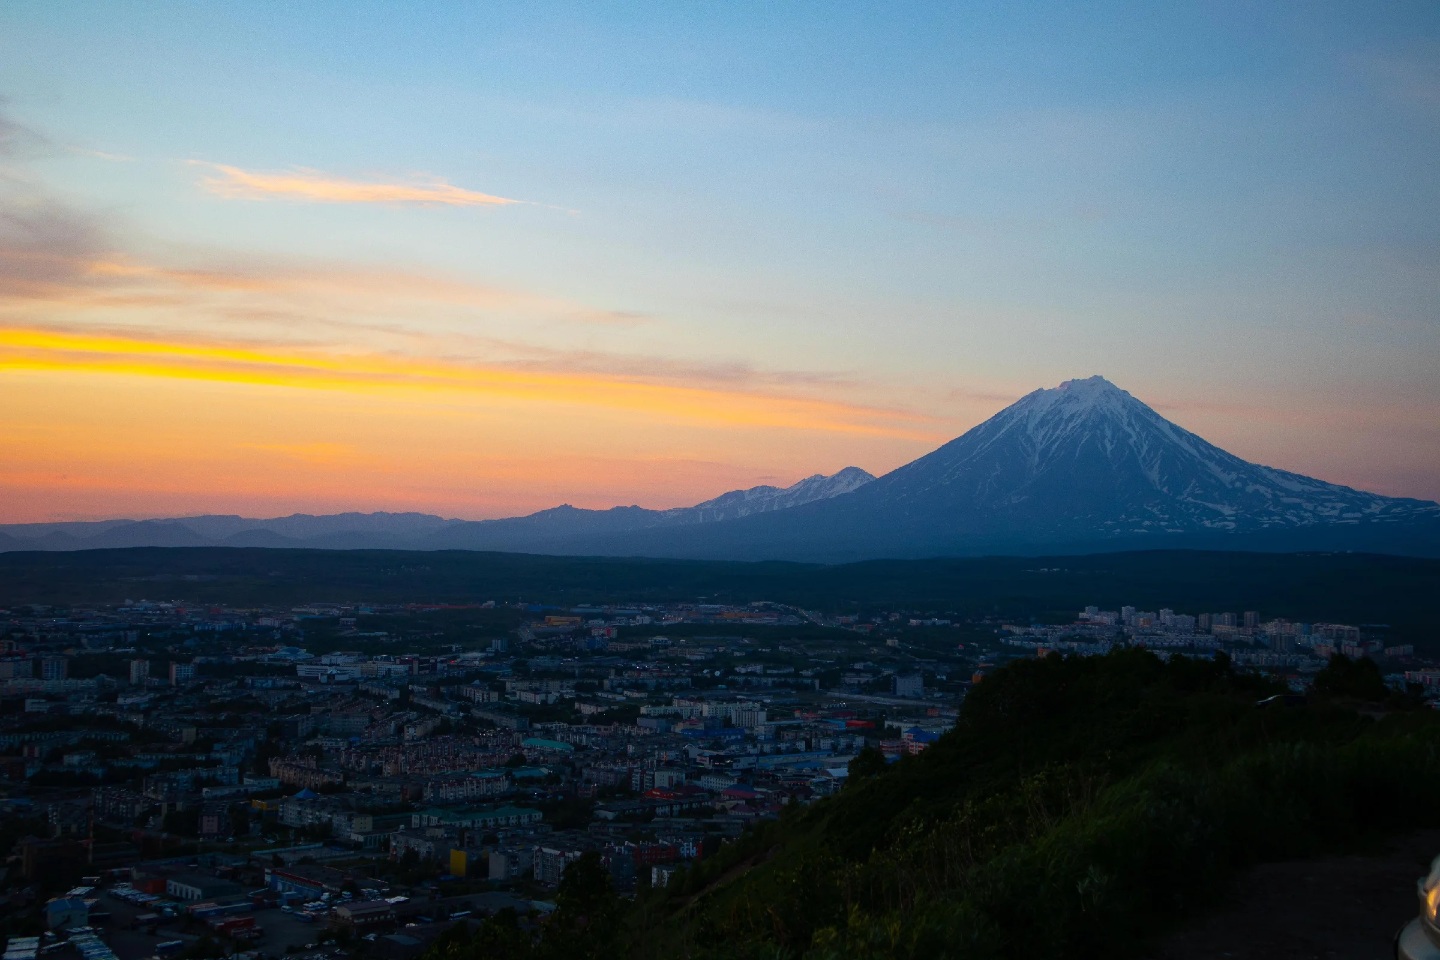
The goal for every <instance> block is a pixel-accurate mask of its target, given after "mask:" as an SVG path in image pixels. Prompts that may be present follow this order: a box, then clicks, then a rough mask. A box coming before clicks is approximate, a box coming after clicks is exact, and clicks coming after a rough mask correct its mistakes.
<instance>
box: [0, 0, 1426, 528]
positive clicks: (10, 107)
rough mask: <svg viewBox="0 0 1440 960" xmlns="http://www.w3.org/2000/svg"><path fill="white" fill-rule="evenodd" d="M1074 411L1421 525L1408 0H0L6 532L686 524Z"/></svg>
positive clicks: (1415, 91) (1420, 279) (1417, 114)
mask: <svg viewBox="0 0 1440 960" xmlns="http://www.w3.org/2000/svg"><path fill="white" fill-rule="evenodd" d="M1097 373H1098V374H1103V375H1104V376H1106V377H1108V378H1109V379H1110V380H1112V381H1114V382H1115V383H1117V384H1118V385H1120V386H1121V387H1124V388H1125V389H1127V390H1129V391H1130V392H1131V393H1133V394H1135V395H1136V396H1137V397H1139V398H1140V399H1142V400H1144V401H1146V402H1147V403H1149V404H1150V405H1151V406H1153V407H1155V408H1156V409H1157V410H1158V411H1159V412H1160V413H1161V414H1163V415H1165V416H1167V417H1169V418H1171V419H1172V420H1175V421H1176V422H1178V423H1179V424H1181V425H1182V426H1185V427H1187V428H1189V429H1191V430H1194V431H1195V432H1197V433H1199V434H1201V435H1202V436H1204V437H1206V438H1207V439H1209V440H1211V441H1212V442H1214V443H1217V444H1219V445H1220V446H1222V447H1225V448H1226V449H1229V450H1230V451H1232V452H1234V453H1236V454H1238V455H1240V456H1242V457H1245V458H1246V459H1249V460H1254V461H1257V462H1260V463H1265V464H1268V465H1271V466H1277V467H1283V468H1285V469H1288V470H1293V471H1297V472H1301V473H1306V474H1310V475H1313V476H1317V477H1320V478H1323V479H1325V480H1330V481H1334V482H1338V483H1345V484H1349V485H1352V486H1358V487H1362V488H1365V489H1370V490H1376V491H1379V492H1382V493H1387V494H1394V495H1404V496H1416V497H1423V498H1426V499H1440V6H1437V5H1436V4H1435V3H1433V2H1418V3H1405V2H1394V3H1389V2H1387V3H1384V4H1365V3H1344V4H1326V3H1313V4H1311V3H1307V4H1256V3H1234V4H1226V3H1205V4H1196V5H1193V6H1192V5H1185V4H1142V3H1131V4H1107V3H1090V4H1069V3H1044V2H1037V3H1015V4H982V3H950V4H938V5H926V4H918V3H917V4H899V5H896V4H865V5H861V4H848V3H835V2H827V3H813V4H802V3H784V4H775V3H755V4H747V3H739V2H736V3H719V4H681V3H674V2H669V3H655V4H644V3H638V2H630V3H624V4H613V5H606V4H583V5H582V4H570V5H548V4H543V3H535V2H526V3H516V4H501V3H485V4H480V3H470V4H442V3H414V4H399V3H383V4H381V3H377V4H366V3H353V2H346V3H320V2H297V3H287V4H277V3H269V2H267V3H241V2H228V3H203V4H202V3H53V2H48V0H47V2H24V0H9V2H7V3H5V4H3V5H0V522H21V521H39V520H75V519H98V518H107V517H134V518H142V517H156V516H182V515H188V514H195V513H239V514H244V515H247V516H275V515H281V514H288V513H293V512H297V511H299V512H310V513H326V512H337V511H341V510H363V511H371V510H419V511H424V512H427V513H437V514H441V515H444V516H451V517H466V518H483V517H494V516H506V515H513V514H518V513H525V512H530V511H533V510H536V509H540V508H543V507H548V506H553V505H555V504H558V503H562V502H568V503H573V504H576V505H578V506H587V507H604V506H610V505H614V504H630V503H638V504H641V505H643V506H649V507H669V506H676V505H683V504H690V503H695V502H697V501H699V500H703V499H706V498H708V497H712V496H714V495H716V494H718V493H720V492H722V491H725V490H728V489H732V488H735V487H743V486H752V485H755V484H759V483H776V484H788V483H792V482H794V481H796V480H798V479H800V478H801V477H804V476H807V475H809V474H813V473H819V472H824V473H830V472H833V471H834V470H837V469H839V468H841V467H844V466H846V465H849V464H854V465H857V466H860V467H864V468H866V469H868V470H870V471H872V472H874V473H883V472H885V471H887V470H890V469H893V468H894V467H896V466H899V465H900V464H902V463H905V462H907V461H909V460H911V459H913V458H915V457H917V456H919V455H921V454H923V453H926V452H928V451H929V450H931V449H933V448H934V447H936V446H938V445H939V444H940V443H942V442H944V441H946V440H948V439H950V438H951V437H953V436H956V435H958V434H959V433H961V432H963V431H964V430H966V429H968V428H969V427H971V426H973V425H974V424H976V423H978V422H980V421H981V420H984V419H985V418H987V417H989V416H990V415H992V414H994V413H995V412H996V411H998V410H999V409H1001V408H1002V407H1004V406H1005V405H1007V404H1008V403H1010V402H1012V401H1014V400H1015V399H1018V398H1019V397H1020V396H1021V395H1023V394H1025V393H1027V392H1029V391H1031V390H1033V389H1035V388H1036V387H1040V386H1053V385H1055V384H1056V383H1058V382H1059V381H1061V380H1065V379H1069V378H1071V377H1084V376H1089V375H1091V374H1097Z"/></svg>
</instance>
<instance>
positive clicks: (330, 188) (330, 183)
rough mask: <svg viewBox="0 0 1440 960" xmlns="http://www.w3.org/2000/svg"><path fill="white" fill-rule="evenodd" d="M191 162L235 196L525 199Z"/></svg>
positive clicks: (424, 184) (480, 203)
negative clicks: (206, 171) (205, 170)
mask: <svg viewBox="0 0 1440 960" xmlns="http://www.w3.org/2000/svg"><path fill="white" fill-rule="evenodd" d="M192 162H194V163H195V164H196V165H198V166H202V167H204V168H206V169H207V170H209V171H210V173H209V175H207V176H205V177H204V178H202V180H201V183H202V184H203V185H204V187H205V189H207V190H209V191H210V192H211V193H213V194H215V195H216V196H221V197H227V198H231V199H240V200H293V201H299V202H302V203H378V204H389V205H399V206H425V207H433V206H443V207H504V206H510V205H511V204H517V203H524V202H525V201H523V200H512V199H510V198H509V197H497V196H494V195H493V194H489V193H481V192H479V191H478V190H468V189H466V188H464V187H457V186H455V185H454V184H452V183H447V182H445V181H444V180H441V179H439V178H434V179H429V180H420V181H411V182H393V181H392V182H385V181H365V180H351V179H347V178H345V177H337V176H332V175H331V174H327V173H323V172H321V171H319V170H310V169H306V168H303V167H301V168H296V169H293V170H287V171H280V172H263V171H256V170H244V169H241V168H240V167H232V166H230V165H228V164H223V163H205V162H202V161H192Z"/></svg>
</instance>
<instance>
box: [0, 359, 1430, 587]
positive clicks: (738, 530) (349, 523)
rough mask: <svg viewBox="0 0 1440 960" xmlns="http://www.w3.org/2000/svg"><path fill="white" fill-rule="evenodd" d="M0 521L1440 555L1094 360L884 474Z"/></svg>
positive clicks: (270, 537)
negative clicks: (598, 501) (528, 507)
mask: <svg viewBox="0 0 1440 960" xmlns="http://www.w3.org/2000/svg"><path fill="white" fill-rule="evenodd" d="M0 533H3V534H5V535H6V536H7V537H8V541H7V540H5V539H0V550H14V549H17V547H16V546H15V545H14V542H15V541H20V542H22V543H23V544H24V545H23V546H21V547H18V549H62V550H63V549H86V548H90V547H111V546H149V545H156V546H162V545H168V546H195V545H200V544H210V545H235V546H270V545H273V546H318V547H325V548H332V549H354V548H365V547H375V548H396V549H419V550H446V549H464V550H496V551H511V552H524V553H554V554H562V555H608V556H653V557H662V558H694V559H733V560H756V559H766V560H808V561H819V562H827V563H828V562H837V561H851V560H862V559H869V558H880V557H934V556H975V555H980V554H987V553H989V554H1017V553H1023V554H1036V555H1039V554H1046V553H1088V552H1096V551H1112V550H1133V549H1137V548H1141V549H1143V548H1151V547H1158V548H1170V547H1177V548H1191V547H1193V548H1201V549H1220V550H1226V549H1231V550H1233V549H1256V550H1281V551H1288V550H1366V551H1371V552H1398V553H1406V554H1415V555H1421V556H1440V504H1437V503H1433V502H1430V501H1425V500H1416V499H1410V498H1403V497H1386V496H1382V495H1380V494H1375V493H1369V492H1367V491H1363V490H1356V489H1353V488H1351V487H1345V486H1342V485H1339V484H1334V483H1329V482H1327V481H1324V480H1318V479H1315V478H1313V477H1307V476H1304V475H1302V474H1297V473H1292V472H1289V471H1285V470H1280V469H1277V468H1274V467H1268V466H1263V465H1260V464H1255V463H1250V462H1249V461H1246V460H1244V459H1242V458H1240V457H1238V456H1235V455H1234V454H1232V453H1229V452H1228V451H1225V450H1223V449H1221V448H1220V447H1217V446H1215V445H1214V444H1211V443H1210V442H1209V441H1207V440H1205V439H1204V438H1202V437H1200V436H1198V435H1197V434H1194V433H1192V432H1190V431H1188V430H1186V429H1185V428H1183V427H1181V426H1179V425H1178V424H1175V423H1172V422H1171V421H1169V420H1167V419H1166V418H1164V417H1162V416H1161V415H1160V414H1159V413H1157V412H1155V411H1154V410H1153V409H1151V408H1150V407H1149V406H1147V405H1146V404H1145V403H1143V402H1142V401H1140V400H1139V399H1137V398H1136V397H1134V396H1132V395H1131V394H1130V393H1128V392H1127V391H1125V390H1122V389H1121V388H1119V387H1117V386H1115V385H1114V384H1113V383H1111V382H1110V381H1108V380H1106V379H1105V378H1103V377H1099V376H1093V377H1088V378H1083V379H1075V380H1067V381H1065V382H1063V383H1061V384H1060V385H1059V386H1056V387H1051V388H1042V389H1039V390H1035V391H1033V392H1031V393H1028V394H1026V395H1025V396H1024V397H1022V398H1020V399H1019V400H1018V401H1016V402H1015V403H1013V404H1011V405H1010V406H1008V407H1006V408H1005V409H1003V410H1001V411H1000V412H999V413H997V414H995V415H994V416H993V417H991V418H989V419H988V420H986V421H984V422H983V423H980V424H977V425H976V426H975V427H972V428H971V429H970V430H967V431H966V432H965V433H963V434H961V435H960V436H959V437H956V438H955V439H953V440H951V441H949V442H948V443H946V444H943V445H942V446H940V447H939V448H937V449H935V450H933V451H931V452H930V453H927V454H925V455H924V456H922V457H919V458H917V459H915V460H913V461H911V462H910V463H907V464H905V465H903V466H901V467H899V468H897V469H895V470H893V471H891V472H889V473H887V474H885V475H884V476H882V477H878V478H877V477H874V476H872V475H871V474H869V473H867V472H865V471H864V470H861V469H859V468H858V467H847V468H845V469H843V470H840V471H838V472H836V473H835V474H832V475H830V476H825V475H823V474H816V475H814V476H810V477H806V478H805V479H803V480H800V481H798V482H797V483H795V484H792V485H791V486H789V487H785V488H779V487H773V486H757V487H751V488H748V489H744V490H732V491H729V492H727V493H724V494H721V495H720V496H718V497H714V498H712V499H710V500H706V501H703V502H701V503H699V504H696V505H695V506H692V507H677V508H672V509H669V510H650V509H647V508H644V507H639V506H634V505H631V506H616V507H611V508H609V509H606V510H589V509H583V508H579V507H574V506H571V505H569V504H562V505H560V506H557V507H552V508H549V509H547V510H541V511H537V512H536V513H533V514H529V515H527V516H523V517H509V518H503V519H497V520H483V521H465V520H446V519H444V518H441V517H436V516H432V515H429V514H419V513H383V512H382V513H374V514H356V513H351V514H335V515H329V516H313V515H309V514H292V515H291V516H289V517H281V518H274V519H273V520H266V521H247V520H245V519H244V518H240V517H233V516H207V517H196V518H189V519H185V518H181V519H178V520H165V521H155V520H151V521H139V522H124V521H101V522H98V523H90V524H26V525H13V526H10V527H0ZM79 533H85V534H86V535H85V536H77V534H79ZM147 538H148V539H147Z"/></svg>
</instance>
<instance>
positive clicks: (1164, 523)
mask: <svg viewBox="0 0 1440 960" xmlns="http://www.w3.org/2000/svg"><path fill="white" fill-rule="evenodd" d="M870 493H871V496H873V497H875V498H876V499H877V501H881V500H883V501H889V502H891V503H895V504H909V505H911V506H913V507H915V508H920V509H925V510H927V511H928V510H937V511H941V512H942V513H943V514H945V516H946V519H947V520H949V521H951V522H954V521H963V522H964V523H965V525H967V526H974V527H977V528H980V527H989V526H992V525H994V524H997V523H1003V524H1015V523H1020V524H1023V525H1025V526H1027V527H1029V528H1031V530H1032V532H1035V533H1039V532H1042V531H1045V530H1048V531H1050V532H1053V533H1064V532H1070V533H1075V534H1089V533H1093V534H1098V535H1107V536H1114V535H1120V534H1131V533H1159V532H1170V533H1183V532H1193V531H1198V530H1216V531H1219V530H1239V529H1266V528H1287V527H1308V526H1313V525H1317V524H1327V523H1355V522H1360V521H1373V520H1387V519H1389V520H1398V519H1401V518H1405V517H1411V516H1415V515H1435V514H1436V513H1440V506H1437V505H1436V504H1433V503H1427V502H1425V501H1419V500H1403V499H1397V498H1393V497H1383V496H1380V495H1378V494H1373V493H1365V492H1362V491H1359V490H1353V489H1351V488H1350V487H1342V486H1339V485H1337V484H1333V483H1326V482H1324V481H1323V480H1315V479H1313V478H1310V477H1304V476H1301V475H1299V474H1295V473H1289V472H1286V471H1284V470H1276V469H1274V468H1271V467H1264V466H1259V465H1257V464H1253V463H1249V462H1247V461H1245V460H1242V459H1240V458H1239V457H1237V456H1235V455H1233V454H1230V453H1227V452H1226V451H1224V450H1221V449H1220V448H1219V447H1216V446H1215V445H1213V444H1211V443H1208V442H1206V441H1205V440H1203V439H1202V438H1200V437H1198V436H1196V435H1195V434H1193V433H1191V432H1190V431H1188V430H1185V429H1183V428H1182V427H1179V426H1176V425H1175V424H1173V423H1171V422H1170V421H1169V420H1166V419H1165V418H1164V417H1162V416H1160V415H1159V414H1158V413H1156V412H1155V411H1154V410H1152V409H1151V408H1150V407H1148V406H1146V405H1145V404H1144V403H1142V402H1140V401H1139V400H1137V399H1135V398H1134V397H1133V396H1131V395H1130V394H1129V393H1127V392H1125V391H1124V390H1121V389H1120V388H1119V387H1117V386H1115V385H1114V384H1112V383H1110V382H1109V381H1108V380H1106V379H1105V378H1103V377H1090V378H1089V379H1086V380H1067V381H1066V382H1064V383H1062V384H1060V385H1059V386H1058V387H1055V388H1053V389H1042V390H1036V391H1035V392H1033V393H1031V394H1028V395H1027V396H1025V397H1022V398H1021V399H1020V400H1018V401H1017V402H1015V403H1014V404H1012V405H1011V406H1009V407H1007V408H1005V409H1004V410H1002V411H1000V412H999V413H998V414H996V415H995V416H994V417H991V418H990V419H989V420H987V421H985V422H984V423H982V424H980V425H979V426H977V427H975V428H974V429H972V430H970V431H968V432H967V433H965V434H964V435H963V436H961V437H959V438H957V439H955V440H952V441H951V442H950V443H947V444H946V445H945V446H943V447H941V448H940V449H938V450H936V451H934V452H933V453H930V454H928V455H926V456H924V457H921V458H920V459H919V460H916V461H914V462H913V463H910V464H907V465H906V466H903V467H901V468H900V469H898V470H896V471H894V472H893V473H891V474H889V475H887V476H885V477H883V478H881V479H880V480H879V481H877V482H876V484H875V487H874V488H873V490H872V491H871V492H870ZM936 519H937V520H938V519H940V518H939V517H937V518H936ZM942 522H943V521H942Z"/></svg>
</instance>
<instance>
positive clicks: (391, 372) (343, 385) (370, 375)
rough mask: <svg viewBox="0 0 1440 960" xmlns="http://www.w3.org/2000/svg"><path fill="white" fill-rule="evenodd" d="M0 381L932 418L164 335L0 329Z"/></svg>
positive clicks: (693, 412)
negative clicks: (196, 385) (193, 383)
mask: <svg viewBox="0 0 1440 960" xmlns="http://www.w3.org/2000/svg"><path fill="white" fill-rule="evenodd" d="M0 370H11V371H17V372H18V371H31V372H51V373H54V372H61V373H77V372H85V373H109V374H120V375H126V376H139V377H160V378H167V379H180V380H202V381H210V382H219V383H236V384H247V385H251V386H263V387H285V388H298V389H320V390H343V391H357V392H368V391H373V390H403V391H412V392H413V391H421V392H442V393H449V394H459V395H467V396H471V397H475V398H482V399H484V398H489V399H500V400H520V401H527V402H530V403H536V404H542V405H546V406H557V405H558V406H571V407H600V408H607V409H611V410H617V411H625V412H629V413H636V414H641V415H643V416H645V417H647V418H651V419H659V420H672V421H684V422H700V423H709V424H722V425H731V426H745V427H761V428H779V429H791V430H807V431H823V432H837V433H849V434H862V435H873V436H887V437H904V438H910V439H923V440H933V439H935V436H934V431H933V430H932V429H926V427H930V426H933V420H932V418H929V417H926V416H923V415H921V414H915V413H910V412H907V411H900V410H890V409H884V408H879V407H871V406H865V405H862V404H856V403H847V402H843V401H833V400H820V399H813V398H808V397H798V396H787V395H783V394H779V393H772V392H759V391H755V390H746V389H741V388H730V389H723V388H717V387H700V386H687V385H679V384H669V383H656V382H645V381H637V380H633V379H626V378H622V377H614V376H603V375H600V374H596V373H588V372H583V371H566V370H549V371H541V370H523V369H515V368H513V367H507V366H504V365H497V364H486V363H483V362H467V361H459V360H453V359H442V358H435V357H399V356H394V355H386V354H369V353H358V352H352V353H349V354H339V353H336V352H334V351H333V350H332V351H325V350H307V349H300V348H296V347H294V346H293V345H279V344H276V345H266V344H256V343H230V342H222V341H214V340H206V339H202V338H195V337H181V336H177V335H171V336H169V337H166V338H160V337H158V336H157V337H142V336H139V335H136V334H129V335H125V334H120V333H95V332H84V331H67V330H56V329H44V328H34V327H30V328H27V327H0Z"/></svg>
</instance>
